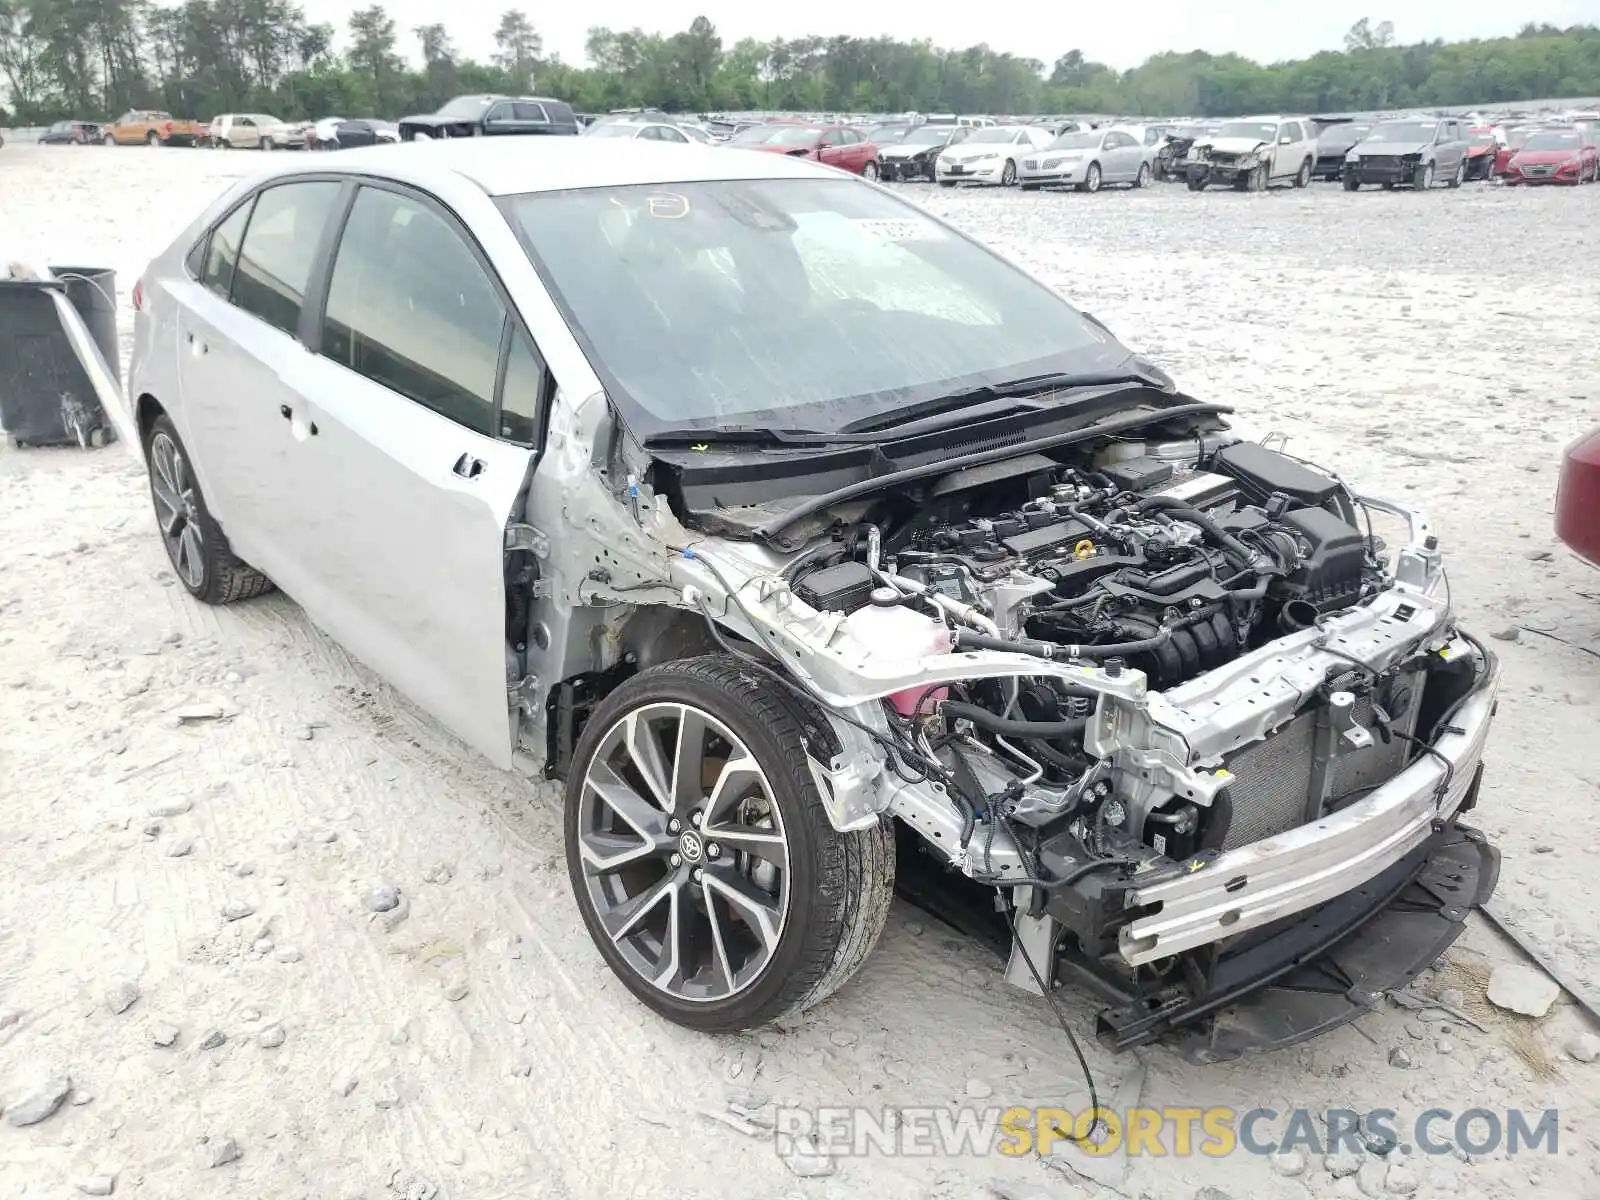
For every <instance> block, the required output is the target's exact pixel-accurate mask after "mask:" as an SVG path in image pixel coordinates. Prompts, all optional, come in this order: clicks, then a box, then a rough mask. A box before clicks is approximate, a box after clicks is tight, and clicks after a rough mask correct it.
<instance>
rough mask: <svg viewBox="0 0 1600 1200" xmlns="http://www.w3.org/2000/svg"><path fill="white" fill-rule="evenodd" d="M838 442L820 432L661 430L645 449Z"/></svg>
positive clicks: (745, 427)
mask: <svg viewBox="0 0 1600 1200" xmlns="http://www.w3.org/2000/svg"><path fill="white" fill-rule="evenodd" d="M837 441H839V438H838V437H837V436H836V435H834V434H831V433H827V432H825V431H824V430H821V429H768V428H766V427H765V426H761V425H719V426H717V427H716V428H714V429H696V428H694V427H693V426H686V427H684V428H682V429H660V430H657V431H656V432H654V433H649V434H646V435H645V437H644V448H645V449H646V450H649V449H652V448H662V449H665V448H666V447H669V446H688V447H690V448H691V449H693V448H695V447H699V446H704V447H706V448H708V449H709V448H710V447H712V446H715V445H719V444H720V445H740V446H823V445H827V444H829V443H832V442H837Z"/></svg>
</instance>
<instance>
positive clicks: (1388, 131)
mask: <svg viewBox="0 0 1600 1200" xmlns="http://www.w3.org/2000/svg"><path fill="white" fill-rule="evenodd" d="M1437 128H1439V125H1438V122H1436V121H1385V122H1384V123H1383V124H1381V125H1379V126H1377V127H1376V128H1375V129H1373V131H1372V140H1373V141H1375V142H1431V141H1433V131H1434V130H1435V129H1437Z"/></svg>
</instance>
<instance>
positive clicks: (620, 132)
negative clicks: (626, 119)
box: [583, 125, 639, 138]
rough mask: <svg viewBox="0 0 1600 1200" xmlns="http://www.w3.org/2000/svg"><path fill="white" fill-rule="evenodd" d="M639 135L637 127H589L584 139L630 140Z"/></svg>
mask: <svg viewBox="0 0 1600 1200" xmlns="http://www.w3.org/2000/svg"><path fill="white" fill-rule="evenodd" d="M638 135H639V127H638V126H637V125H591V126H590V127H589V128H588V130H587V131H586V132H585V133H584V135H583V136H584V137H608V138H631V137H637V136H638Z"/></svg>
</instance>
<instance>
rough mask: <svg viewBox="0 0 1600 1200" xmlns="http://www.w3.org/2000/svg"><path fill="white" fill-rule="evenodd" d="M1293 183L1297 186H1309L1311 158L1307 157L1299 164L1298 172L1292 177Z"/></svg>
mask: <svg viewBox="0 0 1600 1200" xmlns="http://www.w3.org/2000/svg"><path fill="white" fill-rule="evenodd" d="M1294 185H1295V187H1297V188H1303V187H1310V186H1311V160H1310V159H1309V158H1308V159H1306V160H1305V162H1303V163H1301V164H1300V173H1299V174H1298V175H1296V176H1295V177H1294Z"/></svg>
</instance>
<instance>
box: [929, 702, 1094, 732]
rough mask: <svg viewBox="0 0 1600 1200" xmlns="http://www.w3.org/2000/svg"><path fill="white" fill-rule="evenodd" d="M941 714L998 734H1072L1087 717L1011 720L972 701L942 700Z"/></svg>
mask: <svg viewBox="0 0 1600 1200" xmlns="http://www.w3.org/2000/svg"><path fill="white" fill-rule="evenodd" d="M941 708H942V711H943V712H944V715H945V716H946V717H949V718H953V719H954V720H957V721H971V722H972V723H973V724H974V725H976V726H977V727H978V728H979V729H984V730H987V731H988V732H990V733H998V734H999V735H1000V736H1001V737H1017V738H1043V739H1045V740H1049V739H1051V738H1063V737H1074V736H1076V735H1077V734H1080V733H1082V732H1083V731H1084V729H1085V728H1086V727H1087V726H1088V724H1089V719H1088V718H1087V717H1068V718H1066V719H1065V720H1061V721H1013V720H1011V719H1010V718H1009V717H1002V716H1000V715H999V714H998V713H992V712H990V711H989V710H988V709H987V708H980V707H979V706H978V705H976V704H962V703H961V702H960V701H957V700H946V701H945V702H944V704H943V705H942V706H941Z"/></svg>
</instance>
